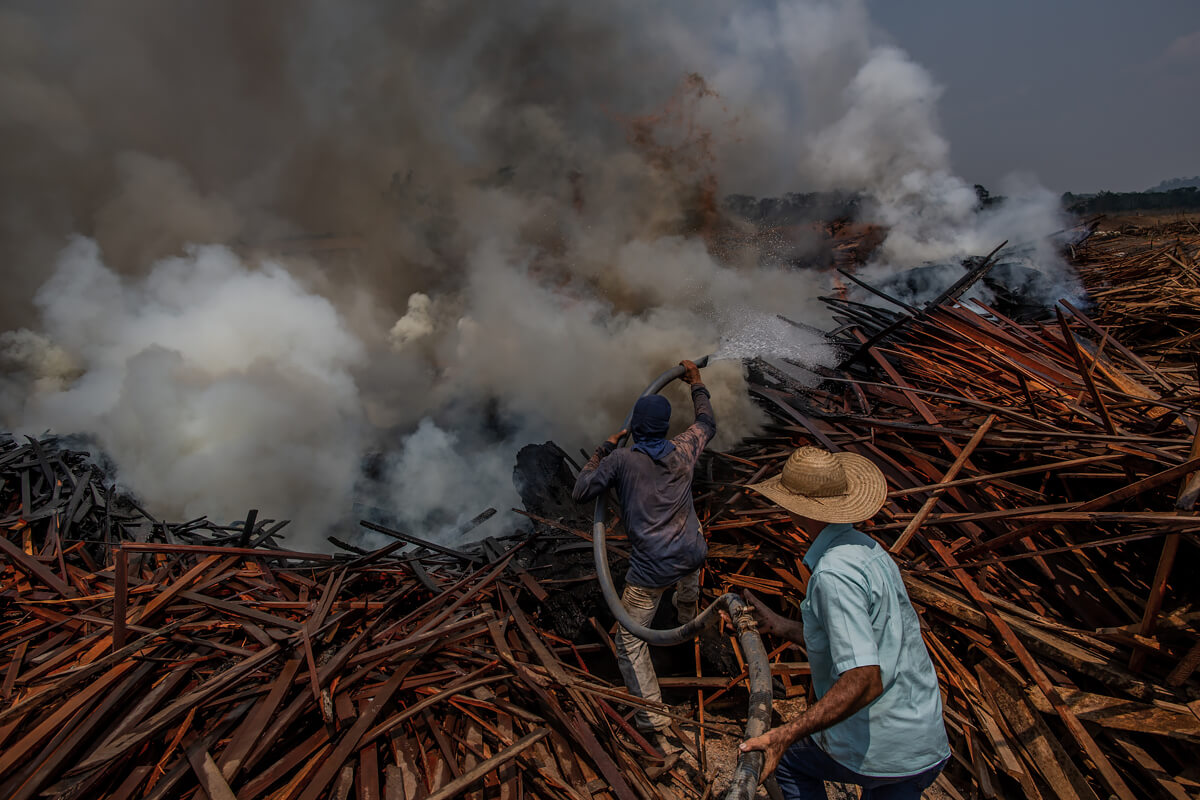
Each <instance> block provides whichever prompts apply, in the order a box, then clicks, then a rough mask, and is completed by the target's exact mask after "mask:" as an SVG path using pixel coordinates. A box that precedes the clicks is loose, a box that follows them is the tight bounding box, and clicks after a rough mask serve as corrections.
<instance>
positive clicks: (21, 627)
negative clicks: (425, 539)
mask: <svg viewBox="0 0 1200 800" xmlns="http://www.w3.org/2000/svg"><path fill="white" fill-rule="evenodd" d="M37 446H41V447H43V448H44V449H47V450H48V448H46V443H45V442H42V443H30V444H28V445H25V446H22V447H23V448H35V449H36V447H37ZM18 460H19V461H20V462H21V463H22V464H23V463H25V461H27V460H28V459H27V458H25V457H24V456H22V457H21V458H20V459H18ZM50 460H51V461H52V462H53V461H54V459H53V458H51V459H50ZM66 461H67V462H68V463H69V462H71V459H70V458H69V457H68V458H67V459H66ZM39 469H40V467H39ZM22 474H23V473H22ZM76 474H78V473H77V472H76ZM47 480H48V479H47ZM6 485H7V482H6ZM65 493H67V492H66V489H64V494H65ZM35 496H36V495H35ZM18 502H19V501H18ZM27 507H28V508H37V507H39V503H38V502H37V501H32V502H31V503H30V504H28V505H27ZM10 508H11V503H10ZM6 510H8V509H6ZM10 516H11V514H10ZM64 517H65V518H67V519H70V518H71V515H70V514H67V512H66V510H65V509H64V510H63V511H62V512H61V513H57V514H55V515H52V516H51V517H49V518H48V519H52V520H54V519H58V520H61V519H63V518H64ZM64 527H65V526H64V525H63V524H62V523H61V522H60V523H58V524H56V525H49V526H45V527H37V526H33V525H29V524H27V523H26V522H25V521H24V520H21V519H19V520H18V521H17V522H16V523H12V524H10V525H9V526H8V529H7V530H6V532H5V534H6V535H5V536H2V537H0V542H3V543H4V544H5V558H4V566H5V570H4V572H3V573H2V574H0V595H3V597H4V599H5V602H4V605H3V611H0V620H2V624H0V680H2V683H0V701H2V702H0V796H3V797H6V798H32V797H36V796H39V795H46V796H51V797H60V798H77V797H78V798H83V797H86V798H100V797H104V798H129V797H146V798H177V797H195V798H203V797H208V798H213V799H214V800H227V799H228V798H232V797H243V798H248V797H254V798H260V797H262V798H267V797H269V798H280V800H282V798H301V799H303V800H313V799H315V798H319V797H320V798H340V799H344V798H346V797H348V796H350V793H351V792H354V793H355V796H357V797H360V798H380V797H387V798H389V799H390V798H425V799H426V800H438V799H440V798H451V797H483V796H485V795H486V796H487V797H505V798H517V797H522V796H531V797H532V796H538V797H546V798H571V800H581V799H582V798H598V799H604V798H619V799H620V800H634V798H650V797H660V796H666V795H667V793H668V792H672V791H673V792H674V793H675V796H678V797H698V796H700V795H701V794H702V793H703V792H704V790H705V787H703V786H700V785H698V784H697V781H695V780H694V777H693V776H692V775H690V774H689V773H688V772H687V770H686V769H684V768H682V767H676V768H675V769H674V770H672V771H670V772H668V773H667V774H666V775H655V776H654V777H655V778H656V779H657V783H655V782H654V781H652V780H651V777H650V775H649V774H648V773H651V772H653V771H654V760H653V759H654V755H655V753H654V752H651V750H650V748H649V745H648V743H647V742H645V740H644V739H642V738H641V737H640V736H639V735H638V734H637V733H636V731H635V730H634V729H633V728H632V727H631V726H630V724H629V722H628V716H629V715H630V714H631V712H632V711H633V710H634V704H642V705H645V703H642V701H640V700H637V699H636V698H631V697H629V696H628V695H627V694H626V693H625V692H624V691H623V690H621V689H616V688H614V687H613V685H612V684H611V682H610V681H607V680H603V679H601V678H599V677H597V676H595V675H593V674H592V673H591V672H589V669H588V665H587V663H586V662H585V661H584V660H583V659H582V657H581V655H580V652H581V649H582V650H586V649H587V648H576V647H574V646H573V645H572V644H571V643H569V642H566V641H563V640H561V639H558V638H557V637H554V636H553V635H551V634H549V633H546V632H545V631H542V630H541V629H540V628H539V627H538V625H537V623H536V621H535V620H534V619H532V618H531V617H530V616H529V615H528V614H527V613H526V612H525V611H524V610H523V609H522V607H521V604H522V602H524V603H525V604H526V605H533V604H535V603H536V595H539V594H540V595H541V596H543V597H544V596H545V591H544V590H543V589H542V588H541V587H540V586H539V584H538V582H537V581H536V580H535V579H533V578H532V576H531V575H530V574H529V573H528V572H527V571H525V570H524V569H523V568H522V567H521V566H520V565H519V564H518V563H517V561H516V557H517V555H518V554H520V553H521V552H522V550H524V549H525V548H527V547H528V545H529V544H530V543H532V542H535V541H536V537H520V538H519V539H517V540H495V539H491V540H485V542H484V544H483V545H482V546H481V547H480V549H479V552H478V553H477V554H463V553H459V552H458V551H454V550H450V549H449V548H445V550H446V551H447V552H435V551H433V550H429V549H426V548H418V549H415V550H414V549H405V550H402V548H405V547H407V544H406V542H405V541H403V540H401V541H397V542H395V543H394V544H391V545H388V546H387V547H384V548H382V549H380V550H376V551H373V552H370V553H368V554H366V555H364V556H360V557H357V558H351V557H348V556H342V555H337V556H332V555H328V554H320V553H303V552H294V551H287V550H279V549H267V548H257V549H256V548H249V547H236V546H231V545H211V544H204V545H202V544H189V543H178V542H176V543H166V542H161V541H152V542H145V541H132V540H130V539H117V538H114V539H113V540H112V541H109V542H106V543H104V544H106V545H107V546H105V547H98V546H97V545H96V544H95V543H88V542H83V541H80V542H78V543H76V544H74V545H70V546H66V545H65V542H64V537H63V534H64V532H65V531H64ZM168 527H170V526H168ZM375 527H376V528H379V527H381V526H375ZM117 529H118V527H117V526H116V525H113V526H112V527H111V530H117ZM175 530H178V528H176V529H175ZM30 531H34V533H33V534H30V533H29V532H30ZM18 532H20V533H23V534H25V535H24V536H23V537H21V539H20V541H21V542H22V544H17V541H18V540H17V539H10V537H12V536H13V535H14V534H15V533H18ZM89 549H91V550H97V549H98V550H101V551H104V552H105V553H106V555H105V556H103V557H100V558H97V557H95V556H92V555H89ZM531 596H534V598H533V599H531ZM655 707H656V708H659V709H660V710H661V709H662V707H661V706H655ZM709 727H710V728H711V727H712V726H711V725H710V726H709ZM722 731H723V732H725V733H728V734H736V733H737V729H736V728H733V727H730V726H726V728H722ZM639 754H640V755H641V757H639ZM660 762H661V757H660Z"/></svg>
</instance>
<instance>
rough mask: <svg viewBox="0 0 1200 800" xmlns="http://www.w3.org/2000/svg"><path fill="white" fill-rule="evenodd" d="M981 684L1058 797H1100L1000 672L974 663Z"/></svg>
mask: <svg viewBox="0 0 1200 800" xmlns="http://www.w3.org/2000/svg"><path fill="white" fill-rule="evenodd" d="M976 671H977V674H978V675H979V683H980V687H981V688H982V689H983V691H984V692H985V693H986V694H987V695H988V696H989V697H990V698H991V699H992V700H993V701H994V702H995V703H996V705H997V707H998V708H999V709H1000V712H1001V714H1002V715H1003V716H1004V719H1005V721H1006V722H1007V723H1008V726H1009V728H1011V729H1012V731H1013V733H1014V734H1015V735H1016V737H1017V742H1018V743H1019V744H1020V746H1021V747H1022V749H1023V750H1024V751H1025V752H1026V753H1027V754H1028V757H1029V763H1030V766H1032V767H1033V769H1034V770H1035V771H1036V772H1037V773H1039V774H1040V775H1041V776H1042V778H1043V779H1044V780H1045V781H1046V783H1047V784H1048V785H1049V786H1050V788H1051V790H1052V791H1053V792H1054V794H1055V796H1056V797H1058V798H1059V800H1099V797H1098V796H1097V795H1096V793H1095V791H1093V790H1092V788H1091V786H1090V785H1089V784H1088V782H1087V780H1086V779H1085V778H1084V776H1083V773H1082V772H1081V771H1080V770H1079V767H1078V766H1076V764H1075V762H1074V761H1072V760H1071V758H1070V756H1068V755H1067V753H1066V751H1065V750H1064V749H1063V748H1062V745H1061V744H1059V742H1058V739H1057V738H1055V736H1054V734H1053V733H1052V732H1051V731H1050V729H1049V728H1048V727H1046V724H1045V723H1044V722H1042V721H1041V720H1040V719H1039V718H1038V717H1037V715H1035V714H1034V713H1033V712H1032V711H1031V710H1030V709H1029V707H1028V706H1026V705H1025V703H1024V702H1023V701H1022V699H1021V697H1020V695H1019V694H1017V693H1016V692H1014V691H1012V690H1010V689H1009V688H1007V687H1006V685H1005V682H1004V680H1005V679H1004V678H1003V677H1002V675H1001V673H998V672H992V671H989V670H988V669H987V668H985V667H984V666H983V665H977V666H976Z"/></svg>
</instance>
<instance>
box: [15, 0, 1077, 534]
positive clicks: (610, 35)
mask: <svg viewBox="0 0 1200 800" xmlns="http://www.w3.org/2000/svg"><path fill="white" fill-rule="evenodd" d="M875 42H876V40H875V36H874V34H873V32H872V30H871V26H870V22H869V20H868V19H867V15H866V13H865V10H864V8H863V6H862V3H861V2H858V1H857V0H845V1H844V2H835V1H833V0H794V1H793V2H777V3H756V4H752V5H747V4H742V3H736V2H733V1H732V0H713V2H707V3H702V4H697V3H691V2H688V3H684V2H669V3H660V4H647V3H640V2H632V0H618V1H617V2H613V3H606V4H584V3H569V4H563V3H549V2H541V1H540V0H514V2H507V3H491V4H480V3H467V2H456V1H455V0H451V1H450V2H440V3H431V2H414V3H389V2H383V0H378V1H377V2H366V1H364V2H345V3H331V2H318V0H310V1H309V2H255V3H243V2H234V1H233V0H226V1H225V2H213V1H208V2H200V1H199V0H196V1H195V2H177V3H169V4H168V3H160V2H153V1H152V0H122V1H120V2H112V3H104V4H96V3H87V2H82V0H80V1H79V2H64V3H55V4H47V3H16V4H11V5H10V6H9V8H8V9H7V10H6V11H4V12H2V13H0V44H2V45H5V46H3V47H0V259H2V261H3V264H4V267H3V269H4V280H5V288H6V291H5V293H4V296H3V300H0V304H2V305H0V308H2V309H3V312H4V314H5V321H6V325H5V327H6V328H10V329H11V330H10V331H9V332H7V333H4V334H0V362H2V364H0V366H2V367H3V369H4V378H3V382H2V383H0V390H2V391H3V395H2V396H0V423H3V424H6V425H11V426H15V427H20V428H23V429H34V428H37V427H53V428H54V429H56V430H59V431H63V432H71V431H76V430H78V431H81V432H84V433H87V434H89V435H91V436H93V437H95V438H96V439H97V440H98V441H99V442H100V443H101V445H102V446H103V447H104V448H105V449H106V450H107V451H108V452H109V453H111V455H112V456H113V458H114V460H115V461H116V463H117V464H118V466H119V469H120V477H121V479H122V480H124V481H127V482H128V483H129V484H130V485H131V486H132V487H133V488H134V489H135V490H137V491H139V492H140V493H142V494H143V495H144V496H145V497H146V499H147V501H148V502H149V503H150V504H151V505H155V506H156V507H157V508H158V509H160V510H161V513H163V514H174V513H179V514H183V513H184V512H185V511H186V512H188V513H191V512H195V513H206V512H207V513H211V514H213V515H214V516H222V515H224V516H227V517H235V516H239V515H240V514H241V513H242V512H243V511H244V510H245V509H246V508H247V507H249V506H250V505H256V506H261V507H263V508H264V510H265V511H269V513H271V515H273V516H276V517H283V516H294V517H296V518H298V519H299V520H300V522H299V524H298V525H297V528H298V530H299V531H300V533H301V534H302V535H303V536H305V537H307V539H308V542H306V543H307V544H311V543H312V542H314V541H319V540H320V538H321V536H320V535H321V534H322V532H323V530H324V528H325V526H326V525H328V524H329V523H331V522H333V521H336V520H338V519H341V518H343V517H344V516H345V514H346V509H347V508H348V507H349V499H350V495H351V494H352V491H353V486H354V484H355V481H356V479H357V477H358V475H357V473H358V465H357V463H356V462H357V461H358V460H359V457H360V454H361V453H363V452H364V451H365V450H369V449H376V450H382V451H384V452H385V453H386V454H387V455H385V457H384V458H383V459H382V460H381V463H382V464H383V472H382V475H381V476H376V478H377V480H375V481H374V483H373V484H372V485H373V486H374V487H375V489H374V491H375V492H376V496H372V497H367V498H361V497H360V498H359V499H360V500H364V501H365V502H368V503H369V504H370V505H375V506H381V507H385V508H392V509H394V510H395V511H396V512H397V514H398V516H399V517H400V518H401V520H402V521H403V522H404V523H405V524H406V525H411V526H421V527H423V528H424V527H427V526H428V525H431V524H433V522H432V521H433V520H436V521H437V524H438V525H449V524H452V523H453V522H454V521H455V520H457V519H460V518H467V517H470V516H472V515H474V514H475V513H476V512H478V511H479V510H480V509H481V508H482V507H484V506H485V505H488V504H492V505H498V506H499V507H502V505H501V504H503V503H506V502H509V503H511V502H515V496H514V493H513V491H512V487H511V485H510V483H509V470H508V465H510V464H511V458H512V453H514V452H515V450H516V448H517V446H518V445H519V444H520V443H523V442H524V441H529V440H533V439H537V440H541V439H544V438H547V437H550V436H553V437H555V438H558V439H560V440H561V441H562V443H563V444H564V446H566V447H567V449H569V450H574V449H575V448H576V447H578V446H579V445H587V446H590V445H591V444H592V442H594V441H595V440H596V439H598V438H599V437H600V436H602V435H605V434H607V433H609V432H611V429H612V428H613V427H614V426H615V425H616V424H617V423H618V422H619V421H620V419H621V417H622V416H623V414H624V411H625V410H626V407H627V405H628V403H629V401H630V398H631V397H633V396H634V395H635V394H636V393H637V391H638V390H639V389H640V387H641V385H642V384H643V383H644V382H645V381H646V380H647V379H648V378H649V377H651V376H653V375H654V374H657V372H659V371H661V370H662V369H664V368H665V367H666V366H669V365H670V364H673V363H674V362H676V361H678V360H679V359H680V358H682V357H694V356H699V355H702V354H704V353H706V352H709V351H711V350H713V349H715V348H716V347H717V346H718V344H719V343H720V342H721V340H722V339H723V338H726V339H730V338H731V337H730V334H737V333H738V330H739V329H740V328H745V327H746V325H747V324H749V325H750V326H751V328H752V330H753V331H754V333H753V334H752V335H749V336H737V335H733V336H732V340H733V341H735V342H736V343H737V344H736V346H735V347H733V348H732V349H731V350H730V352H733V351H735V350H736V351H737V353H738V354H750V353H748V352H747V353H743V352H742V351H743V350H744V349H745V348H747V347H750V348H751V349H755V348H757V346H758V345H757V343H758V341H759V340H760V339H762V338H763V336H764V334H763V333H762V332H763V331H768V332H769V331H773V330H775V328H774V327H772V326H771V325H764V324H763V319H767V320H770V319H773V318H774V317H773V315H774V314H776V313H785V314H787V315H788V316H789V317H791V318H794V319H808V320H818V319H819V318H820V314H821V312H820V311H819V309H818V304H817V303H816V302H815V300H814V299H813V298H814V297H815V296H816V295H818V294H819V293H820V289H821V288H823V287H822V286H821V283H822V279H821V278H820V276H816V275H809V274H805V273H799V272H796V271H793V270H790V269H785V268H770V267H768V268H759V265H758V260H759V259H758V258H757V254H756V252H755V250H754V248H753V246H750V247H748V248H746V249H744V250H743V251H739V252H737V253H735V254H734V255H733V256H732V257H730V258H728V259H726V260H722V261H718V260H717V259H716V258H714V257H713V255H712V250H711V248H710V247H709V244H710V242H711V240H712V236H713V234H714V229H715V226H717V225H719V224H723V223H720V221H719V220H718V219H717V218H716V213H715V209H716V199H717V197H718V193H724V192H733V191H742V192H752V193H768V192H779V191H784V190H794V189H805V188H823V187H827V186H839V185H844V186H845V188H849V189H854V190H861V191H864V192H866V193H867V194H868V195H869V196H871V197H873V198H874V199H875V206H874V207H873V213H874V214H876V216H877V217H878V218H879V219H881V220H883V221H885V222H887V223H888V224H889V225H891V226H892V228H893V230H894V231H895V232H896V235H895V238H894V239H892V240H890V241H889V242H888V243H887V244H886V246H885V248H884V250H883V253H884V258H883V259H882V260H881V261H880V263H879V264H877V265H876V268H877V269H879V270H884V271H888V270H892V269H894V268H895V267H896V266H897V265H899V264H900V263H901V262H902V261H903V260H905V259H908V258H918V259H919V258H933V257H946V256H951V255H954V254H955V253H957V252H958V251H960V250H962V249H963V247H964V246H965V245H964V243H968V244H970V245H971V246H974V244H975V243H976V241H978V240H980V239H986V240H987V241H988V243H989V244H992V243H991V241H990V239H989V238H988V237H987V236H984V235H982V234H978V233H977V229H978V226H976V224H975V220H974V218H973V217H972V215H971V213H970V210H969V209H967V208H966V207H965V206H964V204H963V202H964V201H963V199H962V198H963V197H965V196H966V195H965V194H963V190H964V189H965V187H964V186H963V185H962V182H961V181H959V180H958V179H957V178H954V176H953V175H951V174H950V173H949V171H948V167H947V146H946V143H945V142H944V140H942V139H941V137H940V134H939V133H938V130H937V125H936V117H935V114H934V105H935V100H936V95H937V88H936V86H934V85H933V83H932V81H930V80H929V77H928V75H927V74H926V73H924V71H923V70H921V69H920V67H918V66H917V65H915V64H912V63H911V62H910V61H908V60H907V57H905V56H904V54H903V53H901V52H899V51H896V50H895V49H894V48H887V47H881V46H879V45H877V44H876V43H875ZM896 97H901V98H903V99H904V100H905V107H904V108H903V109H900V110H902V111H903V113H902V114H897V113H896V111H897V107H896V102H895V98H896ZM1026 217H1031V218H1033V222H1034V223H1035V224H1034V227H1035V228H1037V227H1039V226H1040V224H1041V222H1040V217H1039V216H1038V215H1037V214H1033V215H1026ZM1029 221H1030V220H1029V219H1027V218H1024V217H1023V218H1021V219H1020V220H1019V222H1020V223H1021V224H1026V223H1028V222H1029ZM1055 224H1056V221H1055ZM999 227H1004V225H1000V226H999ZM1053 227H1054V225H1052V226H1051V229H1053ZM328 233H333V234H337V235H338V237H339V238H337V239H334V240H320V241H318V240H312V239H305V238H303V237H306V236H311V235H313V234H328ZM990 233H991V230H990V229H988V234H989V235H990ZM339 241H340V242H342V244H340V245H339V244H337V242H339ZM323 242H324V243H326V244H328V243H329V242H333V244H329V245H328V246H329V247H331V248H333V249H336V250H337V252H336V253H330V252H327V253H324V254H318V253H316V252H315V251H316V250H319V249H321V248H322V247H324V246H325V245H324V244H322V243H323ZM983 249H990V248H987V247H985V248H983ZM914 254H915V255H914ZM764 314H765V315H766V317H763V315H764ZM747 321H748V322H747ZM780 330H781V331H786V332H787V333H782V332H781V333H779V334H777V335H778V336H780V337H782V336H788V337H791V338H790V340H789V341H785V342H771V341H768V342H763V344H762V346H763V348H764V349H778V350H779V351H780V352H786V353H787V354H788V355H789V356H792V357H795V358H799V359H800V360H807V361H812V362H818V361H821V360H823V359H826V358H828V357H829V353H828V352H827V351H826V349H825V348H824V347H823V345H822V344H821V343H820V342H818V341H813V340H811V339H806V338H804V337H803V336H802V335H801V334H800V333H799V332H795V331H796V329H794V328H790V327H788V326H784V327H783V328H781V329H780ZM775 335H776V334H771V336H775ZM768 338H769V337H768ZM747 343H749V344H747ZM707 375H708V380H709V381H710V382H711V384H712V385H713V388H714V394H715V401H716V404H717V407H718V412H719V414H720V416H721V422H722V437H723V439H722V443H728V442H731V441H734V440H736V438H737V437H739V436H740V435H744V434H745V433H748V432H750V431H752V430H753V429H754V427H755V425H756V424H757V421H758V418H757V414H756V412H755V411H754V409H753V408H752V407H751V405H750V403H749V401H748V399H747V398H746V396H745V392H744V391H743V382H742V376H741V372H740V368H739V366H738V364H737V363H736V362H734V361H727V362H723V363H721V364H718V365H716V366H714V367H712V368H710V369H709V370H708V373H707ZM675 399H676V400H677V401H679V402H684V401H685V398H683V397H681V396H677V397H675ZM677 405H678V403H677ZM686 415H687V414H686V412H685V413H682V414H680V415H678V416H679V417H684V416H686ZM719 444H720V443H719ZM231 465H234V466H232V467H231ZM360 485H365V484H360ZM381 487H382V488H381ZM252 495H253V496H252ZM255 497H257V499H255ZM301 543H305V542H301Z"/></svg>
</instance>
